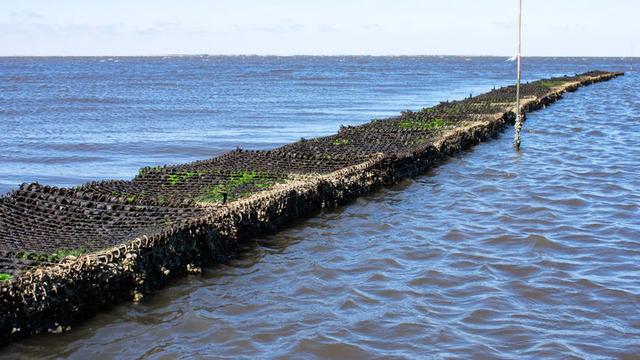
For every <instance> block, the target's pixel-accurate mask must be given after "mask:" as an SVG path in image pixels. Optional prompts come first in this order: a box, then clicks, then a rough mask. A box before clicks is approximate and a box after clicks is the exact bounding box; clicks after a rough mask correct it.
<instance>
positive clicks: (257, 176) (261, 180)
mask: <svg viewBox="0 0 640 360" xmlns="http://www.w3.org/2000/svg"><path fill="white" fill-rule="evenodd" d="M275 182H276V181H275V180H274V179H273V178H271V177H269V176H267V174H265V173H260V172H257V171H241V172H236V173H233V174H231V176H230V178H229V179H228V180H227V181H226V182H225V183H222V184H218V185H215V186H212V187H210V188H208V189H206V190H205V192H204V194H203V195H202V196H201V197H200V201H202V202H208V203H211V202H224V201H225V200H227V199H229V200H231V199H234V198H236V196H235V193H236V192H237V190H238V189H239V188H241V187H244V186H247V185H252V186H254V187H256V188H258V189H267V188H270V187H271V186H273V185H274V184H275ZM251 193H252V192H250V191H245V192H243V193H241V194H240V197H243V196H247V195H250V194H251Z"/></svg>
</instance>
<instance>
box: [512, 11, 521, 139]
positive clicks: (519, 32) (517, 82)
mask: <svg viewBox="0 0 640 360" xmlns="http://www.w3.org/2000/svg"><path fill="white" fill-rule="evenodd" d="M521 52H522V0H518V50H517V53H516V61H517V62H518V75H517V80H516V135H515V138H514V139H513V146H514V147H515V148H516V150H520V131H521V130H522V116H521V113H520V53H521Z"/></svg>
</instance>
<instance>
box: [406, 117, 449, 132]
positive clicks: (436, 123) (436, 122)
mask: <svg viewBox="0 0 640 360" xmlns="http://www.w3.org/2000/svg"><path fill="white" fill-rule="evenodd" d="M447 125H448V122H447V121H446V120H443V119H440V118H436V119H433V120H429V121H423V120H419V119H413V118H410V119H403V120H402V121H400V128H401V129H405V130H408V129H419V130H437V129H441V128H443V127H445V126H447Z"/></svg>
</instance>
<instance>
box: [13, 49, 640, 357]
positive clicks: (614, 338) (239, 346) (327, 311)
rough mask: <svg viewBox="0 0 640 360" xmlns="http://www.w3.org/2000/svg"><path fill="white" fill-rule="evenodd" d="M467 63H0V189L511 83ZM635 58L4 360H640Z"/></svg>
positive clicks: (326, 127)
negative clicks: (471, 142) (490, 133)
mask: <svg viewBox="0 0 640 360" xmlns="http://www.w3.org/2000/svg"><path fill="white" fill-rule="evenodd" d="M504 60H505V59H502V58H464V57H400V58H392V57H389V58H384V57H382V58H377V57H344V58H342V57H340V58H338V57H291V58H273V57H265V58H263V57H179V58H112V59H109V58H0V77H1V80H2V81H0V123H1V124H2V125H1V126H2V129H1V130H2V131H0V143H1V144H2V146H3V149H5V151H3V152H2V153H1V154H0V162H1V164H0V182H1V184H2V185H1V186H2V190H3V191H8V190H10V189H12V188H13V187H15V186H16V185H17V184H18V183H20V182H22V181H39V182H43V183H47V184H54V185H75V184H79V183H82V182H84V181H87V180H92V179H103V178H128V177H132V176H133V175H134V174H135V173H136V171H137V169H138V168H139V167H141V166H144V165H155V164H164V163H179V162H184V161H190V160H195V159H201V158H206V157H209V156H213V155H215V154H218V153H220V152H222V151H225V150H230V149H233V148H235V147H236V146H242V147H245V148H265V147H271V146H275V145H279V144H283V143H286V142H289V141H293V140H297V139H299V138H300V137H311V136H314V135H322V134H328V133H332V132H335V131H336V130H337V128H338V127H339V125H340V124H345V125H347V124H358V123H362V122H366V121H369V120H370V119H371V118H373V117H378V118H379V117H383V116H386V115H394V114H396V113H398V112H399V111H400V110H403V109H407V108H410V109H415V108H420V107H423V106H429V105H433V104H436V103H438V102H439V101H443V100H447V99H448V100H452V99H459V98H463V97H465V96H469V94H478V93H480V92H484V91H487V90H490V89H491V88H493V87H494V86H502V85H507V84H510V83H511V82H512V78H513V73H514V64H513V63H511V62H505V61H504ZM638 68H640V60H639V59H617V58H616V59H613V58H612V59H602V58H531V59H529V58H527V59H525V62H524V68H523V71H524V74H525V80H532V79H537V78H541V77H548V76H559V75H563V74H573V73H577V72H583V71H588V70H592V69H602V70H619V71H627V74H626V75H625V76H623V77H620V78H617V79H614V80H612V81H609V82H605V83H599V84H595V85H592V86H588V87H584V88H581V89H579V90H578V91H576V92H574V93H568V94H566V95H565V97H564V99H562V100H560V101H559V102H557V103H555V104H553V105H551V106H549V107H548V108H546V109H542V110H540V111H537V112H534V113H531V114H529V115H528V120H527V122H526V124H525V128H524V132H523V148H522V152H520V153H516V152H515V151H513V148H512V146H511V139H512V136H513V131H512V129H508V130H507V131H506V132H505V133H504V134H503V135H502V136H501V137H499V138H498V139H495V140H492V141H489V142H487V143H483V144H480V145H478V146H476V147H475V148H473V149H471V150H469V151H465V152H464V153H461V154H459V155H457V156H454V157H452V158H450V159H448V161H445V162H444V163H443V164H441V165H439V166H438V167H436V168H434V169H432V170H431V171H430V172H429V173H427V174H425V175H424V176H420V177H418V178H416V179H413V180H407V181H404V182H402V183H400V184H398V185H396V186H393V187H390V188H385V189H381V190H379V191H377V192H374V193H372V194H368V195H367V196H364V197H361V198H359V199H358V200H357V201H355V202H354V203H353V204H351V205H349V206H346V207H342V208H340V209H337V210H333V211H327V212H322V213H320V214H318V215H317V216H315V217H313V218H310V219H306V220H302V221H300V222H297V223H295V224H293V225H292V226H291V227H289V228H287V229H285V230H284V231H281V232H279V233H277V234H275V235H271V236H265V237H260V238H257V239H255V240H253V241H250V242H247V243H245V244H244V247H245V249H244V252H242V253H241V254H240V255H239V256H238V257H237V258H235V259H233V260H232V261H230V262H228V263H226V264H221V265H217V266H212V267H210V268H208V269H205V271H204V273H203V274H202V275H197V276H189V277H184V278H180V279H176V280H175V281H174V282H172V283H171V284H170V285H168V286H166V287H165V288H163V289H162V290H161V291H159V292H158V293H157V294H154V295H153V296H148V297H146V298H145V299H144V301H143V302H142V303H141V304H138V305H132V304H128V303H123V304H118V305H116V306H114V307H112V308H110V309H108V310H105V311H104V312H101V313H99V314H98V315H96V316H95V317H93V318H91V319H88V320H87V321H83V322H80V323H78V324H74V325H73V328H72V329H71V330H70V331H68V332H65V333H63V334H60V335H49V334H47V335H42V336H36V337H32V338H29V339H26V340H24V341H20V342H16V343H13V344H11V345H10V346H8V347H7V348H4V349H1V350H0V357H2V356H6V357H8V358H18V359H20V358H24V359H31V358H57V357H61V356H62V357H73V358H95V359H99V358H120V359H130V358H142V359H164V358H225V359H242V358H245V359H254V358H304V359H307V358H349V359H374V358H380V359H416V358H477V359H514V358H517V359H522V358H531V359H538V358H559V359H565V358H586V359H611V358H629V359H632V358H637V356H638V354H640V270H639V268H638V265H637V264H638V257H639V256H640V177H639V176H638V174H640V165H639V164H640V163H639V162H638V159H640V146H638V143H639V140H640V115H639V114H640V85H639V84H640V81H639V80H640V76H639V75H638V73H637V72H636V70H637V69H638Z"/></svg>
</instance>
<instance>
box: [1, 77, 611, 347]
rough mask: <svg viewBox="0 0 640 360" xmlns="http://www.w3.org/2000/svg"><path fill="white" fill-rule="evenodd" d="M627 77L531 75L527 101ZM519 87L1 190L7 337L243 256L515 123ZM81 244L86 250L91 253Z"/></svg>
mask: <svg viewBox="0 0 640 360" xmlns="http://www.w3.org/2000/svg"><path fill="white" fill-rule="evenodd" d="M617 75H620V74H619V73H606V72H589V73H585V74H581V75H576V76H573V77H563V78H555V79H547V80H540V81H536V82H533V83H529V84H525V85H524V86H523V88H522V90H523V92H522V93H523V98H524V101H523V110H524V111H530V110H534V109H536V108H538V107H541V106H544V105H546V104H548V103H551V102H553V101H555V100H557V99H558V98H559V97H560V96H561V95H562V93H564V92H565V91H571V90H574V89H576V88H577V87H579V86H581V85H585V84H589V83H592V82H597V81H604V80H608V79H610V78H612V77H615V76H617ZM514 97H515V92H514V87H506V88H501V89H497V90H494V91H491V92H489V93H486V94H483V95H480V96H477V97H473V98H469V99H465V100H463V101H455V102H447V103H441V104H440V105H438V106H435V107H432V108H428V109H423V110H420V111H417V112H405V113H402V114H401V115H400V116H398V117H395V118H390V119H385V120H375V121H372V122H371V123H369V124H365V125H362V126H356V127H344V128H342V129H340V131H339V133H338V134H336V135H332V136H327V137H321V138H317V139H310V140H301V141H299V142H296V143H293V144H289V145H286V146H283V147H281V148H277V149H273V150H270V151H242V150H236V151H233V152H230V153H227V154H225V155H222V156H220V157H216V158H213V159H210V160H204V161H198V162H194V163H190V164H184V165H175V166H165V167H160V168H144V169H141V171H140V174H139V175H138V176H136V177H135V178H134V179H132V180H130V181H103V182H95V183H89V184H86V185H83V186H81V187H79V188H76V189H61V188H53V187H48V186H41V185H38V184H25V185H23V186H22V187H21V188H20V189H18V190H16V191H14V192H12V193H11V194H9V195H8V196H6V197H3V198H1V199H0V244H1V246H0V273H4V274H6V275H7V276H8V277H12V278H10V280H7V281H2V282H0V343H3V342H7V341H9V340H11V339H12V338H15V337H20V336H24V335H28V334H32V333H37V332H43V331H54V332H56V331H61V330H63V329H64V328H65V327H66V326H68V325H69V324H70V323H71V322H72V321H73V320H75V319H78V318H81V317H82V316H84V315H87V314H91V313H92V312H95V311H97V310H99V309H100V308H101V307H102V306H104V305H105V304H109V303H111V302H113V301H115V300H118V299H127V298H129V299H133V300H139V299H140V298H141V297H142V296H143V295H144V294H146V293H148V292H150V291H152V290H153V289H155V288H157V287H158V286H160V285H162V284H163V283H164V282H165V281H166V279H167V278H169V277H171V276H173V275H174V274H179V273H186V272H197V271H198V270H199V268H200V267H201V266H203V265H205V264H209V263H212V262H215V261H219V260H221V259H224V258H225V257H226V256H228V255H230V254H233V252H234V251H235V250H236V248H237V243H238V241H239V240H241V239H242V238H245V237H248V236H251V235H254V234H256V233H260V232H264V231H272V230H275V229H277V228H278V227H279V226H281V225H284V224H286V223H287V222H289V221H291V220H293V219H295V218H298V217H301V216H305V215H308V214H310V213H312V212H313V211H316V210H318V209H321V208H326V207H334V206H339V205H342V204H345V203H347V202H349V201H351V200H352V199H354V198H355V197H357V196H359V195H360V194H362V193H365V192H367V191H370V190H371V189H373V188H375V187H377V186H380V185H384V184H389V183H393V182H395V181H398V180H400V179H402V178H404V177H409V176H413V175H416V174H419V173H422V172H424V170H426V169H427V168H429V167H430V166H431V165H432V164H433V163H434V162H435V161H437V160H439V159H441V158H443V157H445V156H447V155H449V154H452V153H455V152H457V151H460V150H462V149H464V148H466V147H468V146H470V145H472V144H475V143H477V142H479V141H482V140H485V139H487V138H489V137H491V136H494V135H495V134H497V133H498V132H499V131H500V130H501V129H502V128H503V127H504V126H505V124H507V123H509V122H512V121H513V119H514V113H513V112H512V110H513V107H514V103H513V100H514ZM81 254H82V255H81Z"/></svg>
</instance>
